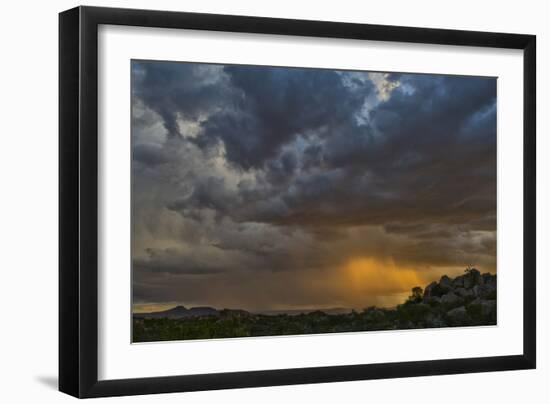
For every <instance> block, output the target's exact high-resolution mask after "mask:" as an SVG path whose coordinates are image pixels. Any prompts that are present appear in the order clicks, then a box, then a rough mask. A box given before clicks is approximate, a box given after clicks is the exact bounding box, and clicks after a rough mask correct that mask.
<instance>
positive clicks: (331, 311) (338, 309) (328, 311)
mask: <svg viewBox="0 0 550 404" xmlns="http://www.w3.org/2000/svg"><path fill="white" fill-rule="evenodd" d="M316 311H321V312H323V313H325V314H348V313H351V312H352V309H346V308H345V307H333V308H329V309H305V310H304V309H291V310H262V311H255V312H254V313H255V314H265V315H268V316H276V315H280V314H287V315H289V316H297V315H299V314H308V313H313V312H316Z"/></svg>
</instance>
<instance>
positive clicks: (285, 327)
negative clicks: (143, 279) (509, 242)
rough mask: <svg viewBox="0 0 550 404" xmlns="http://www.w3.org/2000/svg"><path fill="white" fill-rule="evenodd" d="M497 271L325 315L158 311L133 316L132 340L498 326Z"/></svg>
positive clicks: (469, 275) (443, 281)
mask: <svg viewBox="0 0 550 404" xmlns="http://www.w3.org/2000/svg"><path fill="white" fill-rule="evenodd" d="M496 284H497V282H496V275H491V274H489V273H485V274H481V273H480V272H479V271H478V270H477V269H475V268H468V269H466V271H465V273H464V274H463V275H461V276H458V277H456V278H454V279H451V278H449V277H448V276H446V275H444V276H442V277H441V279H440V280H439V282H432V283H431V284H429V285H428V286H426V288H425V289H424V290H422V288H420V287H418V286H417V287H414V288H413V289H412V290H411V295H410V296H409V298H408V299H407V300H406V301H405V302H404V303H403V304H400V305H398V306H397V307H395V308H391V309H389V308H378V307H374V306H373V307H369V308H366V309H365V310H363V311H361V312H357V311H352V312H351V313H346V314H327V313H324V312H322V311H313V312H310V313H302V314H295V315H289V314H278V315H266V314H253V313H249V312H247V311H244V310H228V309H224V310H219V311H218V310H215V309H212V308H207V307H201V308H192V309H186V308H184V307H182V306H178V307H175V308H173V309H171V310H167V311H165V312H158V313H147V314H134V320H133V340H134V342H149V341H170V340H188V339H209V338H232V337H255V336H268V335H297V334H322V333H333V332H350V331H375V330H399V329H414V328H439V327H457V326H479V325H495V324H496V317H497V313H496V312H497V310H496V309H497V306H496Z"/></svg>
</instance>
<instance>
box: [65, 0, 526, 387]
mask: <svg viewBox="0 0 550 404" xmlns="http://www.w3.org/2000/svg"><path fill="white" fill-rule="evenodd" d="M59 28H60V30H59V46H60V49H59V83H60V84H59V98H60V104H59V111H60V112H59V114H60V115H59V128H60V129H59V137H60V140H59V144H60V162H59V165H60V176H59V178H60V198H59V201H60V202H59V203H60V223H59V227H60V229H59V230H60V253H59V260H60V266H59V286H60V287H59V291H60V296H59V299H60V303H59V308H60V313H59V314H60V321H59V348H60V349H59V388H60V390H61V391H63V392H65V393H68V394H70V395H73V396H76V397H101V396H116V395H132V394H149V393H165V392H183V391H196V390H210V389H226V388H239V387H259V386H273V385H285V384H299V383H322V382H333V381H347V380H362V379H379V378H395V377H410V376H426V375H440V374H457V373H467V372H487V371H499V370H514V369H532V368H535V363H536V359H535V358H536V340H535V335H536V331H535V318H536V314H535V309H536V307H535V306H536V304H535V302H536V288H535V261H536V260H535V118H536V116H535V100H536V85H535V66H536V63H535V52H536V50H535V49H536V41H535V36H532V35H520V34H504V33H488V32H471V31H455V30H443V29H425V28H410V27H396V26H380V25H367V24H350V23H339V22H324V21H306V20H286V19H273V18H260V17H244V16H227V15H212V14H195V13H181V12H165V11H146V10H125V9H108V8H94V7H78V8H75V9H71V10H68V11H65V12H63V13H61V14H60V17H59Z"/></svg>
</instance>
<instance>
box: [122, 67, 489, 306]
mask: <svg viewBox="0 0 550 404" xmlns="http://www.w3.org/2000/svg"><path fill="white" fill-rule="evenodd" d="M132 145H133V166H132V181H133V194H132V203H133V240H134V241H133V257H132V260H133V271H134V285H133V290H134V300H135V302H137V303H148V304H149V303H162V302H181V303H184V304H191V303H197V304H203V305H204V304H208V305H212V306H214V307H218V308H220V307H229V306H232V307H236V306H238V307H240V308H247V309H268V308H274V307H278V308H280V307H285V308H287V307H288V308H295V307H306V306H307V307H313V306H315V307H320V306H325V307H330V306H345V307H359V306H361V305H368V304H372V303H377V302H378V303H380V302H381V301H387V299H388V296H390V295H397V294H399V293H401V294H402V293H404V292H406V291H407V290H408V289H409V288H410V287H412V286H415V285H409V284H408V283H410V282H413V281H417V282H419V283H420V282H425V281H429V280H431V279H432V278H437V277H439V276H441V275H442V274H444V273H447V274H452V273H453V272H458V271H461V270H463V269H464V268H465V267H466V266H468V265H477V266H478V267H480V269H482V270H486V271H491V272H495V271H496V79H494V78H483V77H464V76H444V75H428V74H398V73H391V74H390V73H379V72H350V71H337V70H324V69H304V68H278V67H265V66H235V65H209V64H198V63H173V62H155V61H133V62H132ZM357 263H363V264H361V265H365V270H364V272H365V273H366V272H368V271H374V270H373V269H372V268H371V267H373V268H374V267H376V268H378V269H377V271H379V273H382V272H383V271H386V277H388V276H389V274H392V275H391V276H392V277H391V279H403V281H402V282H398V281H395V282H393V283H392V281H387V282H385V283H384V285H386V286H384V285H382V286H376V284H377V282H376V279H378V278H379V279H382V278H383V276H384V275H379V277H378V278H377V275H376V271H374V272H373V273H374V275H373V277H367V278H365V277H364V276H363V277H362V278H358V277H357V274H356V272H357V269H356V268H357V265H359V264H357ZM367 263H368V264H367ZM369 268H370V269H369ZM380 271H382V272H380ZM400 276H401V278H399V277H400ZM387 279H390V278H387ZM404 279H407V281H406V282H405V281H404ZM358 282H359V283H361V282H363V283H366V284H365V285H357V284H356V283H358ZM368 285H371V286H370V287H369V286H368ZM358 286H361V287H358ZM266 296H268V297H266ZM384 299H385V300H384Z"/></svg>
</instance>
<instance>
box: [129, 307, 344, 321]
mask: <svg viewBox="0 0 550 404" xmlns="http://www.w3.org/2000/svg"><path fill="white" fill-rule="evenodd" d="M319 311H321V312H323V313H325V314H348V313H351V311H352V310H351V309H346V308H342V307H333V308H329V309H322V310H315V309H309V310H299V309H296V310H262V311H254V312H253V313H251V312H248V311H246V310H233V309H223V310H216V309H215V308H213V307H208V306H200V307H191V308H189V309H188V308H186V307H184V306H176V307H172V308H171V309H168V310H164V311H156V312H152V313H134V318H169V319H173V320H177V319H185V318H191V317H207V316H224V317H227V316H233V317H236V316H241V317H242V316H249V315H254V314H263V315H266V316H277V315H281V314H287V315H289V316H297V315H299V314H309V313H313V312H319Z"/></svg>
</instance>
